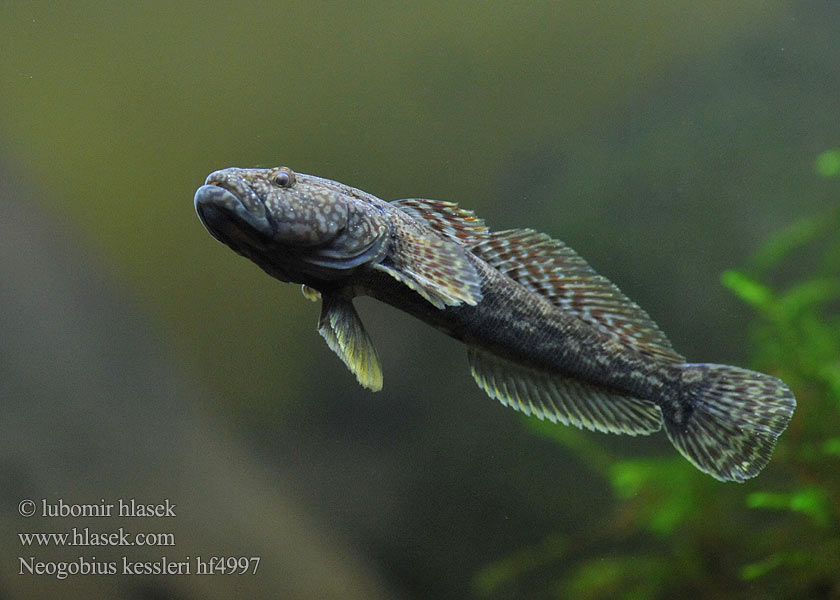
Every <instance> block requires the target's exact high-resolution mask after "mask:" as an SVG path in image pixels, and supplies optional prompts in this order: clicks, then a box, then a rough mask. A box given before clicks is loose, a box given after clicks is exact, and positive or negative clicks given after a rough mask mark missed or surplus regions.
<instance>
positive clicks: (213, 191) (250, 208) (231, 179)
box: [194, 169, 274, 249]
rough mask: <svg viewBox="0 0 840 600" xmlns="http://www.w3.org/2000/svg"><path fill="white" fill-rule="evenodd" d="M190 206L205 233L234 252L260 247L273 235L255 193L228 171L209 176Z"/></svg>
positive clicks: (197, 191)
mask: <svg viewBox="0 0 840 600" xmlns="http://www.w3.org/2000/svg"><path fill="white" fill-rule="evenodd" d="M194 203H195V212H196V214H197V215H198V218H199V219H200V220H201V223H202V224H203V225H204V227H205V228H206V229H207V231H209V232H210V234H211V235H212V236H213V237H214V238H216V239H217V240H219V241H220V242H223V243H225V244H227V245H229V246H231V247H232V248H234V249H237V247H239V246H242V245H245V246H262V245H263V244H264V243H265V242H267V241H268V240H269V239H270V238H271V237H272V236H273V234H274V231H273V228H272V226H271V223H270V221H269V219H268V215H267V214H266V210H265V205H264V204H263V203H262V201H261V200H260V198H259V196H258V195H257V193H256V192H255V191H254V190H253V189H252V188H251V186H250V185H248V184H247V182H245V181H244V180H243V179H242V178H241V177H237V176H236V175H235V174H233V173H231V172H230V170H228V169H223V170H222V171H216V172H214V173H211V174H210V175H209V176H208V177H207V179H206V181H205V183H204V185H202V186H201V187H199V188H198V190H196V192H195V199H194Z"/></svg>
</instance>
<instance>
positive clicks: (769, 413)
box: [662, 364, 796, 482]
mask: <svg viewBox="0 0 840 600" xmlns="http://www.w3.org/2000/svg"><path fill="white" fill-rule="evenodd" d="M682 382H683V384H684V386H685V387H684V392H683V399H684V400H683V401H682V402H681V403H680V408H677V409H670V408H669V407H667V406H663V407H662V410H663V416H664V421H665V430H666V432H667V434H668V438H669V439H670V440H671V443H673V444H674V446H676V447H677V450H679V451H680V453H681V454H682V455H683V456H685V457H686V458H687V459H688V460H689V461H691V463H692V464H694V466H696V467H697V468H698V469H700V470H701V471H703V472H705V473H708V474H709V475H711V476H712V477H714V478H715V479H718V480H720V481H739V482H741V481H744V480H745V479H749V478H750V477H755V476H756V475H758V473H759V472H760V471H761V469H763V468H764V466H765V465H766V464H767V462H768V461H769V460H770V455H771V454H772V453H773V448H774V447H775V446H776V440H777V439H778V437H779V435H781V433H782V432H783V431H784V430H785V427H787V424H788V422H789V421H790V419H791V417H792V416H793V410H794V408H796V399H795V398H794V396H793V393H792V392H791V391H790V389H789V388H788V387H787V386H786V385H785V384H784V382H782V381H781V380H779V379H776V378H775V377H772V376H770V375H765V374H763V373H757V372H755V371H749V370H747V369H741V368H738V367H730V366H726V365H714V364H687V365H685V367H684V371H683V374H682Z"/></svg>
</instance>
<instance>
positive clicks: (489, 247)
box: [472, 229, 684, 362]
mask: <svg viewBox="0 0 840 600" xmlns="http://www.w3.org/2000/svg"><path fill="white" fill-rule="evenodd" d="M472 252H473V254H475V255H476V256H478V257H479V258H481V259H482V260H484V261H485V262H487V263H489V264H490V265H492V266H493V267H495V268H496V269H498V270H499V271H501V272H502V273H504V274H505V275H507V276H508V277H510V278H511V279H513V280H515V281H517V282H519V283H520V284H522V285H523V286H525V287H526V288H528V289H529V290H531V291H532V292H534V293H536V294H539V295H541V296H543V297H545V298H546V299H548V300H549V301H550V302H551V303H552V304H554V305H555V306H557V307H559V308H561V309H563V310H564V311H566V312H568V313H570V314H573V315H574V316H576V317H577V318H579V319H580V320H582V321H584V322H585V323H587V324H589V325H592V326H594V327H597V328H598V329H599V330H600V331H602V332H604V333H606V334H607V335H609V336H610V337H612V338H614V339H616V340H618V341H620V342H623V343H626V344H630V345H632V346H635V347H637V348H638V349H639V350H641V351H643V352H647V353H651V354H655V355H656V356H658V357H660V358H664V359H666V360H671V361H675V362H684V359H683V357H682V356H680V355H679V354H677V353H676V352H675V351H674V349H673V348H672V347H671V342H669V341H668V338H667V337H665V334H664V333H662V331H661V330H660V329H659V327H658V326H657V325H656V323H654V322H653V320H652V319H651V318H650V317H649V316H648V314H647V313H646V312H645V311H644V310H642V309H641V308H640V307H639V306H638V305H637V304H636V303H635V302H633V301H632V300H630V299H629V298H628V297H627V296H625V295H624V294H623V293H622V292H621V290H619V289H618V288H617V287H616V286H615V285H613V284H612V283H611V282H610V281H609V280H608V279H606V278H605V277H602V276H601V275H598V273H596V272H595V271H594V270H593V269H592V267H590V266H589V265H588V264H587V263H586V261H585V260H583V259H582V258H581V257H580V256H578V254H577V253H576V252H575V251H574V250H572V249H571V248H569V247H568V246H566V245H565V244H564V243H563V242H561V241H559V240H555V239H552V238H551V237H549V236H548V235H546V234H544V233H538V232H536V231H534V230H532V229H511V230H507V231H496V232H493V233H491V234H490V235H489V236H488V238H487V239H485V240H484V241H482V242H480V243H479V244H477V245H476V246H475V247H474V248H472Z"/></svg>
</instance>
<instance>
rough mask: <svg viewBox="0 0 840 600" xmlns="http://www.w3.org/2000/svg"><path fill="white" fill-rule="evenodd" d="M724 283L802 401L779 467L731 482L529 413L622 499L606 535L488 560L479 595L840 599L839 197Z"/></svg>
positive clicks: (822, 163)
mask: <svg viewBox="0 0 840 600" xmlns="http://www.w3.org/2000/svg"><path fill="white" fill-rule="evenodd" d="M815 170H816V171H817V173H818V174H819V175H820V176H822V177H825V178H829V177H834V176H836V175H838V174H840V151H837V150H831V151H827V152H824V153H822V154H820V155H819V156H818V158H817V159H816V161H815ZM721 282H722V284H723V285H724V286H725V287H726V288H728V289H729V290H730V291H731V292H732V293H733V294H734V295H735V296H737V297H738V298H739V299H740V300H741V301H742V302H743V303H745V304H746V305H747V306H748V307H749V308H750V310H751V312H752V317H751V322H750V340H751V348H750V356H751V358H750V362H751V365H750V366H751V367H753V368H755V369H757V370H760V371H763V372H766V373H770V374H772V375H775V376H777V377H779V378H781V379H783V380H784V381H785V382H787V383H788V384H789V385H790V387H791V389H793V390H794V392H795V393H796V396H797V403H798V408H797V412H796V414H795V415H794V418H793V420H792V422H791V424H790V427H789V428H788V430H787V432H786V433H785V435H783V436H782V437H781V438H780V440H779V444H778V446H777V448H776V451H775V453H774V456H773V460H772V461H771V463H770V468H768V469H767V471H766V472H764V473H762V474H761V476H759V477H758V478H756V479H755V480H752V481H750V482H748V483H745V484H743V485H733V484H721V483H718V482H714V481H711V480H709V479H707V478H704V477H703V476H702V475H700V474H698V473H696V472H694V471H692V470H690V469H686V468H685V466H684V465H683V464H681V461H679V460H678V459H677V458H675V457H665V458H649V457H648V458H637V459H621V458H619V457H618V456H614V455H613V454H612V453H611V452H610V451H609V450H607V449H605V448H604V447H603V446H602V445H601V444H600V443H599V442H597V441H594V440H593V438H591V436H589V437H587V436H585V435H581V432H579V431H576V430H572V429H568V428H558V427H556V426H552V425H551V424H547V423H542V422H534V421H528V425H529V427H531V428H532V429H533V430H534V431H535V432H537V433H538V434H540V435H543V436H546V437H550V438H551V439H553V440H556V441H558V442H559V443H561V444H563V445H565V446H567V447H569V448H571V449H573V450H574V451H575V453H576V455H578V456H581V457H582V460H583V461H584V463H585V464H586V466H587V467H588V468H589V469H591V470H592V471H593V472H595V473H597V474H598V475H599V476H600V477H601V478H602V480H603V481H604V483H605V486H606V487H607V488H608V489H609V490H611V492H612V495H613V497H614V499H615V501H614V502H613V504H612V505H611V507H609V508H608V509H606V513H605V516H604V517H603V518H602V519H600V520H599V530H598V531H594V532H587V534H586V535H585V536H583V535H580V536H577V537H575V535H574V534H573V535H570V536H566V537H562V536H560V537H558V536H556V535H555V536H553V537H552V538H551V540H552V543H551V544H550V546H551V548H552V550H553V551H552V552H545V548H544V544H538V545H535V546H534V547H533V548H529V549H526V550H520V551H519V552H518V553H516V554H515V555H514V556H513V557H512V558H510V557H509V558H507V559H502V560H501V561H499V562H498V563H494V564H491V565H488V566H487V567H485V568H484V569H482V570H481V571H480V572H479V573H478V574H477V575H476V578H475V580H474V582H475V586H474V591H475V592H476V594H477V595H478V596H482V597H487V598H494V597H504V596H505V594H507V593H509V592H510V591H511V589H512V587H513V586H515V587H516V589H517V590H521V589H523V588H527V587H528V586H527V584H524V583H523V580H527V579H528V578H530V579H531V586H530V588H529V589H530V590H532V591H534V593H532V594H530V596H531V597H546V598H548V597H557V598H562V597H572V596H569V594H570V591H574V596H573V597H576V598H665V597H677V596H678V595H686V596H689V597H701V596H702V597H703V598H730V597H745V596H747V597H773V598H776V597H778V598H794V597H795V598H806V597H807V598H833V597H838V596H840V576H838V573H840V310H838V309H840V206H838V207H833V208H831V209H830V210H828V211H826V212H824V213H822V214H818V215H815V216H811V217H807V218H803V219H801V220H799V221H797V222H794V223H793V224H791V225H789V226H787V227H785V228H783V229H782V230H781V231H779V232H777V233H776V234H775V235H773V236H772V237H771V238H770V239H769V240H768V241H767V242H766V243H765V244H764V245H763V246H762V247H761V248H760V249H759V250H758V251H757V252H756V253H755V255H754V256H753V257H752V258H751V259H750V260H749V261H747V263H746V264H745V265H744V266H743V267H742V268H738V269H731V270H728V271H726V272H724V273H723V274H722V276H721ZM530 557H533V560H531V561H530V562H529V559H530ZM546 561H550V562H551V563H552V565H553V567H554V568H553V569H551V570H553V572H554V573H555V575H554V576H553V577H554V579H553V580H554V583H553V584H552V586H553V587H551V586H550V587H551V589H550V590H549V591H546V587H545V585H544V578H545V572H546V570H547V567H546ZM540 582H541V583H540ZM538 586H539V591H537V588H538Z"/></svg>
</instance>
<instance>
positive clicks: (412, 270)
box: [373, 210, 482, 308]
mask: <svg viewBox="0 0 840 600" xmlns="http://www.w3.org/2000/svg"><path fill="white" fill-rule="evenodd" d="M393 216H394V219H393V221H392V224H391V226H392V228H393V230H392V232H391V239H390V247H389V249H388V253H387V256H386V258H385V260H383V261H382V262H380V263H376V264H374V265H373V268H374V269H377V270H380V271H384V272H385V273H388V274H389V275H391V276H392V277H394V278H395V279H397V280H399V281H401V282H402V283H404V284H405V285H407V286H408V287H410V288H411V289H412V290H414V291H415V292H417V293H418V294H420V295H421V296H423V298H425V299H426V300H428V301H429V302H431V303H432V304H433V305H434V306H435V307H437V308H444V307H446V306H458V305H460V304H463V303H466V304H470V305H473V306H474V305H476V304H478V303H479V302H480V301H481V298H482V293H481V282H480V279H479V275H478V271H477V270H476V268H475V267H474V266H473V263H472V260H471V257H470V255H469V252H468V251H467V249H466V248H465V247H464V246H462V245H461V244H459V243H458V242H456V241H454V240H453V239H452V238H451V237H449V236H445V235H441V234H439V233H438V232H437V231H434V230H433V229H431V228H430V227H427V226H424V225H423V223H418V222H417V221H416V220H415V219H413V218H412V217H411V216H410V215H408V214H407V213H404V212H402V211H399V210H397V211H395V212H394V215H393Z"/></svg>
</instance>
